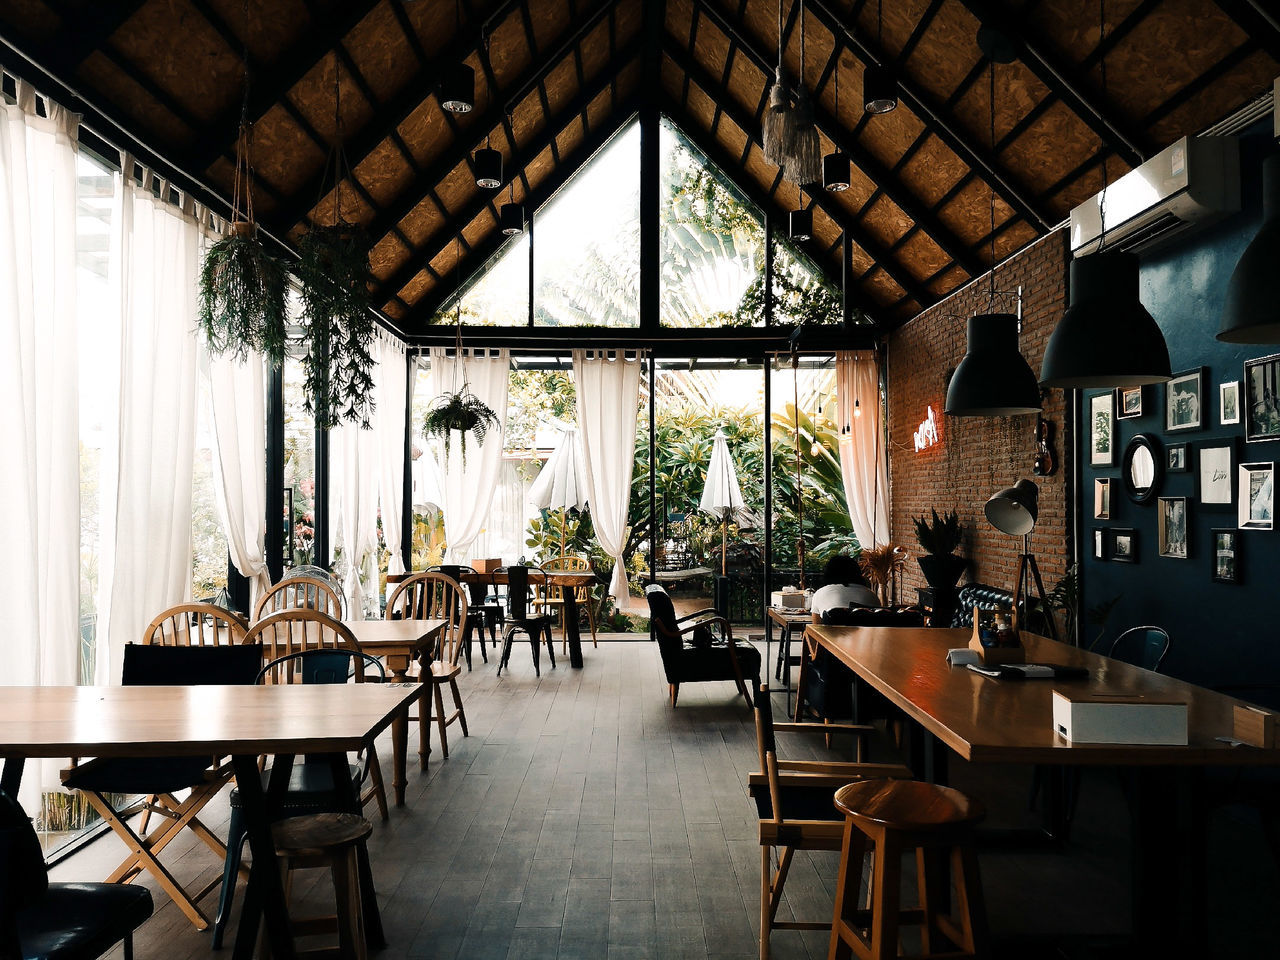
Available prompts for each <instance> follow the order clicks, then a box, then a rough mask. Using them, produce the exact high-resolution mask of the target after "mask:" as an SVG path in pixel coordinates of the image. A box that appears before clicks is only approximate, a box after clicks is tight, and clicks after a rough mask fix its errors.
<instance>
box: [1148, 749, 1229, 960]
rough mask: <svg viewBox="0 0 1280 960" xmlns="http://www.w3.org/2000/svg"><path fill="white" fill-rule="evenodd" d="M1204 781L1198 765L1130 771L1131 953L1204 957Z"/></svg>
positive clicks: (1150, 955)
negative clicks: (1134, 951) (1134, 950)
mask: <svg viewBox="0 0 1280 960" xmlns="http://www.w3.org/2000/svg"><path fill="white" fill-rule="evenodd" d="M1203 784H1204V778H1203V772H1202V771H1201V770H1198V769H1195V768H1187V769H1181V768H1171V767H1141V768H1138V769H1136V770H1133V771H1132V772H1131V774H1130V776H1129V780H1128V787H1129V789H1128V794H1129V797H1128V799H1129V816H1130V823H1131V827H1132V851H1131V856H1132V870H1133V874H1132V881H1131V882H1132V884H1133V940H1134V943H1133V946H1134V947H1136V948H1137V952H1136V953H1134V954H1131V956H1142V957H1204V956H1208V942H1209V931H1208V925H1207V916H1208V914H1207V911H1206V910H1205V909H1204V905H1205V902H1206V896H1207V894H1206V889H1205V867H1206V863H1205V861H1206V858H1207V849H1206V848H1207V842H1208V827H1207V825H1206V823H1205V811H1204V804H1203V802H1202V800H1203V796H1202V793H1203Z"/></svg>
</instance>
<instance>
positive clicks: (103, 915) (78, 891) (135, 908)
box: [0, 790, 153, 960]
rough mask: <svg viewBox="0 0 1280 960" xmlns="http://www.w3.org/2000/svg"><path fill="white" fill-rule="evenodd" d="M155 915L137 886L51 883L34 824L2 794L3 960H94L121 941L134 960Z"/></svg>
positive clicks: (0, 927) (127, 956) (0, 889)
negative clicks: (137, 935)
mask: <svg viewBox="0 0 1280 960" xmlns="http://www.w3.org/2000/svg"><path fill="white" fill-rule="evenodd" d="M152 909H153V906H152V902H151V891H149V890H148V889H147V888H146V887H144V886H142V885H141V884H122V883H50V882H49V873H48V871H47V870H46V869H45V865H44V854H43V852H42V851H41V849H40V841H39V839H38V838H37V837H36V832H35V830H34V829H33V828H32V826H31V821H30V820H28V819H27V815H26V814H25V813H24V812H23V810H22V807H20V806H19V805H18V803H17V801H15V800H13V799H12V798H11V797H10V796H9V795H8V794H6V793H5V792H4V791H2V790H0V958H3V960H10V958H16V960H22V958H27V957H41V958H46V960H93V958H94V957H100V956H102V954H104V953H106V952H107V951H108V950H110V949H111V948H112V947H113V946H115V945H116V944H117V943H119V942H121V941H122V940H123V941H124V956H125V960H133V931H134V930H136V929H137V928H138V927H140V926H142V924H143V923H144V922H145V921H146V919H147V918H148V917H150V916H151V912H152Z"/></svg>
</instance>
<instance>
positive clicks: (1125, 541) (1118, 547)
mask: <svg viewBox="0 0 1280 960" xmlns="http://www.w3.org/2000/svg"><path fill="white" fill-rule="evenodd" d="M1110 557H1111V559H1112V560H1114V561H1115V562H1116V563H1137V562H1138V531H1137V530H1135V529H1134V528H1133V527H1112V528H1111V550H1110Z"/></svg>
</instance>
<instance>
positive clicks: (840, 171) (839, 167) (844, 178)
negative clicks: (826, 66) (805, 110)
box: [822, 58, 850, 193]
mask: <svg viewBox="0 0 1280 960" xmlns="http://www.w3.org/2000/svg"><path fill="white" fill-rule="evenodd" d="M840 67H841V63H840V60H839V58H837V59H836V68H835V72H836V114H835V119H836V123H839V122H840ZM849 170H850V166H849V155H848V154H847V153H845V152H843V151H842V150H841V149H840V147H839V146H838V145H837V146H836V148H835V152H834V153H828V154H827V155H826V156H825V157H823V158H822V186H823V188H824V189H826V190H828V191H830V192H831V193H842V192H843V191H845V190H848V189H849Z"/></svg>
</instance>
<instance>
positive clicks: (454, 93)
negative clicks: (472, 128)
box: [440, 60, 476, 113]
mask: <svg viewBox="0 0 1280 960" xmlns="http://www.w3.org/2000/svg"><path fill="white" fill-rule="evenodd" d="M475 102H476V72H475V71H474V70H472V69H471V68H470V67H469V66H467V65H466V64H465V63H463V62H462V61H461V60H457V61H454V62H453V63H450V64H448V65H446V66H445V68H444V76H443V77H441V79H440V106H442V107H444V109H446V110H448V111H449V112H450V113H470V112H471V108H472V107H474V106H475Z"/></svg>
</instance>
